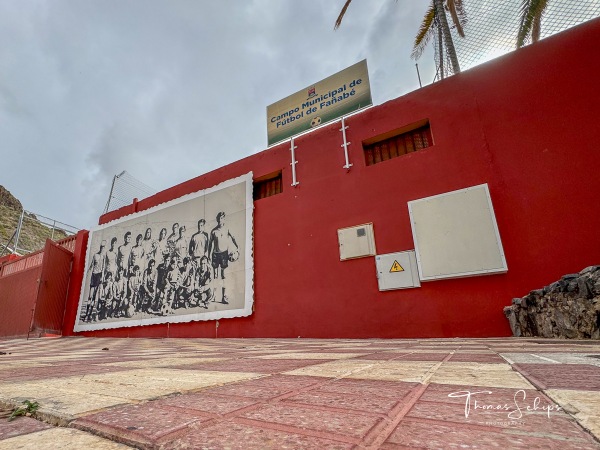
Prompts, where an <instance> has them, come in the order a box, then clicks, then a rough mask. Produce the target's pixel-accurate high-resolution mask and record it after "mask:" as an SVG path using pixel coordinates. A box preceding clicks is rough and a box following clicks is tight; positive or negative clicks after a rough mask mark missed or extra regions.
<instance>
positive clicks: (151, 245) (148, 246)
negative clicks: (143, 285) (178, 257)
mask: <svg viewBox="0 0 600 450" xmlns="http://www.w3.org/2000/svg"><path fill="white" fill-rule="evenodd" d="M142 247H144V255H145V256H146V264H144V265H145V266H146V267H147V266H148V261H150V260H151V259H153V260H155V261H156V240H155V239H152V229H151V228H146V232H145V233H144V241H143V242H142Z"/></svg>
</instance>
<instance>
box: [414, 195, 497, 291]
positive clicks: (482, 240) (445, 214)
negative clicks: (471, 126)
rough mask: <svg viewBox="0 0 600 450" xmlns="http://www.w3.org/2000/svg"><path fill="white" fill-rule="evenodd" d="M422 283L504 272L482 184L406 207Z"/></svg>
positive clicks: (494, 228) (416, 202)
mask: <svg viewBox="0 0 600 450" xmlns="http://www.w3.org/2000/svg"><path fill="white" fill-rule="evenodd" d="M408 210H409V213H410V221H411V225H412V232H413V238H414V242H415V251H416V254H417V264H418V268H419V276H420V279H421V280H422V281H428V280H436V279H443V278H460V277H468V276H474V275H487V274H493V273H502V272H506V271H507V270H508V267H507V265H506V259H505V257H504V250H503V248H502V242H501V241H500V234H499V232H498V225H497V224H496V217H495V215H494V209H493V207H492V201H491V198H490V193H489V189H488V186H487V184H482V185H479V186H473V187H469V188H466V189H460V190H458V191H453V192H447V193H444V194H440V195H436V196H433V197H427V198H423V199H420V200H414V201H411V202H408Z"/></svg>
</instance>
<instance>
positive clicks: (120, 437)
mask: <svg viewBox="0 0 600 450" xmlns="http://www.w3.org/2000/svg"><path fill="white" fill-rule="evenodd" d="M207 420H210V418H207V417H202V416H199V415H197V414H193V413H191V412H190V411H186V410H183V409H179V410H171V409H167V408H161V407H160V406H159V405H157V403H156V402H148V403H144V404H141V405H127V406H122V407H119V408H112V409H110V410H107V411H102V412H99V413H96V414H92V415H88V416H86V417H82V418H79V419H77V420H75V421H74V422H72V423H71V426H73V427H75V428H78V429H80V430H84V431H94V432H95V433H101V434H102V435H103V436H105V437H108V438H111V439H113V440H116V441H118V442H123V443H128V444H139V443H142V444H145V445H149V446H151V445H156V444H158V443H160V442H161V441H165V440H172V439H173V438H176V437H178V436H181V435H183V434H185V433H186V432H187V431H188V430H189V428H188V427H189V425H191V424H193V423H200V422H204V421H207Z"/></svg>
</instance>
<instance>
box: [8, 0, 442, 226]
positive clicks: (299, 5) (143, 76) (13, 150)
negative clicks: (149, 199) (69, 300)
mask: <svg viewBox="0 0 600 450" xmlns="http://www.w3.org/2000/svg"><path fill="white" fill-rule="evenodd" d="M17 3H18V5H17ZM342 4H343V2H342V1H341V0H340V1H336V2H322V1H317V0H310V1H303V2H298V1H295V0H278V1H275V2H273V1H271V0H254V1H247V2H239V1H234V0H226V1H220V2H212V3H207V2H198V1H192V0H190V1H183V0H178V1H173V2H164V1H155V0H144V1H141V0H134V1H127V2H121V1H116V0H108V1H102V2H98V1H92V0H79V1H76V2H74V1H68V0H52V1H41V0H37V1H36V0H24V1H22V2H9V1H1V2H0V39H1V41H2V42H3V45H2V46H1V47H0V70H1V71H2V77H0V119H1V120H0V133H2V136H3V147H4V148H6V149H7V150H4V151H3V154H2V160H3V162H2V166H3V167H5V168H10V170H6V169H4V170H3V180H2V184H3V185H5V186H6V187H7V188H8V189H9V190H11V191H12V192H14V193H15V195H16V196H17V197H18V198H19V199H20V200H21V201H22V202H23V204H24V206H25V208H26V209H28V210H31V211H34V212H38V213H40V214H43V215H45V216H49V217H52V218H56V219H58V220H60V221H62V222H66V223H69V224H72V225H74V226H78V227H83V228H89V227H92V226H94V224H96V223H97V219H98V216H99V214H100V213H101V212H102V210H103V208H104V206H105V203H106V200H107V198H108V193H109V190H110V184H111V182H112V178H113V176H114V175H115V174H117V173H119V172H121V171H122V170H127V171H128V172H129V173H130V174H131V175H133V176H135V177H137V178H138V179H140V180H141V181H142V182H144V183H146V184H147V185H150V186H152V187H153V188H155V189H165V188H167V187H170V186H172V185H174V184H176V183H180V182H182V181H185V180H187V179H190V178H192V177H195V176H198V175H200V174H202V173H205V172H207V171H210V170H213V169H216V168H218V167H220V166H223V165H226V164H228V163H230V162H232V161H235V160H237V159H240V158H243V157H245V156H247V155H249V154H252V153H255V152H258V151H261V150H263V149H265V148H266V131H265V128H266V123H265V110H266V106H267V105H268V104H270V103H273V102H275V101H277V100H279V99H281V98H283V97H285V96H287V95H289V94H291V93H293V92H295V91H297V90H299V89H302V88H304V87H306V86H308V85H309V84H312V83H314V82H316V81H318V80H320V79H322V78H325V77H327V76H329V75H331V74H333V73H335V72H337V71H339V70H341V69H343V68H345V67H347V66H350V65H352V64H354V63H355V62H357V61H359V60H361V59H363V58H365V57H366V58H368V62H369V68H370V72H371V83H372V89H373V93H374V98H375V101H376V103H381V102H383V101H386V100H388V99H390V98H392V97H396V96H398V95H401V94H402V93H404V92H407V91H409V90H412V89H414V88H416V87H417V86H418V84H417V79H416V73H415V71H414V62H412V61H411V60H410V59H409V54H410V44H411V40H412V36H413V34H414V33H415V32H416V29H417V28H418V23H419V22H420V19H421V17H422V14H423V12H424V6H423V5H413V6H406V4H403V3H396V2H391V1H389V0H377V1H375V0H372V1H369V2H364V1H363V2H361V1H358V0H357V1H355V2H354V3H353V4H352V6H351V8H350V9H349V11H348V13H347V15H346V18H345V19H344V23H343V25H342V27H341V28H340V29H339V30H338V31H336V32H334V31H333V23H334V21H335V18H336V17H337V14H338V12H339V9H340V8H341V5H342ZM431 78H432V76H431V77H430V79H431Z"/></svg>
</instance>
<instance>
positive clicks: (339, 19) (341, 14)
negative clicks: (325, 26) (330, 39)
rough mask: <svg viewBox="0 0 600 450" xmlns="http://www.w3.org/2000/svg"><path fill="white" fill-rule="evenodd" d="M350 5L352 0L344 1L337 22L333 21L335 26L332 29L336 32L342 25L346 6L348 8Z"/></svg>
mask: <svg viewBox="0 0 600 450" xmlns="http://www.w3.org/2000/svg"><path fill="white" fill-rule="evenodd" d="M350 3H352V0H346V3H344V6H343V7H342V10H341V11H340V15H339V16H338V18H337V20H336V21H335V25H334V27H333V29H334V30H337V29H338V28H339V27H340V25H341V24H342V19H343V18H344V14H346V10H347V9H348V6H350Z"/></svg>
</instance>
